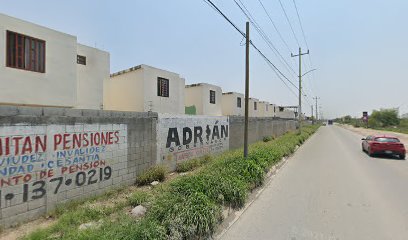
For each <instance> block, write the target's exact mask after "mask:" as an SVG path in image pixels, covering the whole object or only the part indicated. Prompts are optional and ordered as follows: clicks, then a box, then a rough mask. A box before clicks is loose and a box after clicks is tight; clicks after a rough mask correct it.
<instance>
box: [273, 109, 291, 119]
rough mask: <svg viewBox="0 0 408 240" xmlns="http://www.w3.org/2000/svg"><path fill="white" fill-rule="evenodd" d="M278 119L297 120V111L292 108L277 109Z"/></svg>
mask: <svg viewBox="0 0 408 240" xmlns="http://www.w3.org/2000/svg"><path fill="white" fill-rule="evenodd" d="M277 110H278V111H277V112H276V117H279V118H285V119H294V118H296V115H295V111H293V110H292V109H290V108H285V107H277Z"/></svg>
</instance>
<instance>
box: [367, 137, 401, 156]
mask: <svg viewBox="0 0 408 240" xmlns="http://www.w3.org/2000/svg"><path fill="white" fill-rule="evenodd" d="M361 140H362V141H363V142H362V143H361V148H362V150H363V152H366V153H367V154H368V155H369V156H370V157H373V156H375V155H376V154H387V155H392V156H394V155H398V157H399V158H400V159H405V153H406V151H405V146H404V144H402V143H401V142H400V140H399V139H398V138H396V137H393V136H387V135H376V136H368V137H366V138H363V139H361Z"/></svg>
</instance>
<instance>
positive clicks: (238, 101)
mask: <svg viewBox="0 0 408 240" xmlns="http://www.w3.org/2000/svg"><path fill="white" fill-rule="evenodd" d="M237 107H238V108H241V98H240V97H237Z"/></svg>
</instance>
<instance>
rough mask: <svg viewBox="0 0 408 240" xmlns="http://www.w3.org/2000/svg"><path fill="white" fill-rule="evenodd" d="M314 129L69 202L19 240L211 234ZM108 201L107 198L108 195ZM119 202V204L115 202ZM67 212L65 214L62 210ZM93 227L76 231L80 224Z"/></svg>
mask: <svg viewBox="0 0 408 240" xmlns="http://www.w3.org/2000/svg"><path fill="white" fill-rule="evenodd" d="M317 128H318V126H307V127H304V128H303V131H302V133H301V134H297V133H294V132H292V133H288V134H285V135H283V136H281V137H278V138H276V139H274V140H271V141H268V142H258V143H255V144H252V145H250V148H249V156H248V158H247V159H244V158H243V157H242V149H239V150H235V151H228V152H225V153H223V154H221V155H217V156H216V157H203V158H200V159H198V160H191V161H186V162H183V163H181V164H179V165H178V171H179V172H184V171H191V170H194V169H196V171H195V172H193V173H192V174H189V175H186V176H180V177H178V178H175V179H172V180H171V181H169V182H166V183H163V184H160V185H158V186H157V187H155V188H153V189H151V190H149V191H148V192H146V189H144V190H141V189H137V190H136V191H133V192H127V191H126V190H122V192H116V194H115V192H114V193H113V194H112V193H109V194H106V195H105V196H104V197H103V199H104V200H102V202H103V201H108V200H109V199H110V198H112V199H116V200H112V199H110V200H111V201H113V202H115V204H101V203H100V201H101V200H100V199H99V200H97V199H92V200H91V201H86V202H81V203H80V204H78V203H75V204H72V205H71V206H69V207H68V208H67V209H65V210H64V209H62V208H61V209H59V210H58V211H56V212H57V214H56V216H58V219H57V221H56V223H55V224H54V225H52V226H50V227H49V228H46V229H43V230H37V231H35V232H33V233H31V234H29V235H28V236H26V237H25V239H61V240H63V239H109V240H112V239H203V238H208V237H209V236H211V235H212V234H213V233H214V231H215V229H216V227H217V225H218V224H219V223H220V222H221V221H222V217H221V216H222V214H221V211H222V207H231V208H233V209H240V208H242V207H243V206H244V205H245V202H246V200H247V198H248V193H249V192H250V191H251V190H253V189H254V188H256V187H258V186H260V185H262V184H263V182H264V180H265V176H266V173H267V172H268V170H269V169H270V168H271V167H272V166H273V165H274V164H276V163H277V162H279V161H280V160H281V159H282V157H285V156H289V155H290V154H291V153H293V152H294V151H295V149H296V146H298V145H300V144H302V143H303V142H304V141H305V140H306V139H307V138H308V137H309V136H310V135H311V134H313V133H314V132H315V131H316V129H317ZM165 174H166V171H165V168H163V167H162V166H158V167H154V168H152V169H150V170H148V171H147V172H145V173H144V174H142V175H141V176H140V177H139V178H138V184H142V183H146V184H147V183H150V182H151V181H153V180H164V178H165ZM109 195H110V197H107V196H109ZM118 199H120V200H118ZM139 204H142V205H144V206H146V207H148V211H147V214H146V216H145V217H143V218H141V219H134V218H132V217H131V216H130V215H129V214H128V213H127V211H128V210H127V209H131V207H134V206H136V205H139ZM68 209H69V210H68ZM90 221H93V222H98V221H100V226H99V227H94V228H89V229H86V230H81V231H79V230H78V226H79V225H81V224H82V223H86V222H90Z"/></svg>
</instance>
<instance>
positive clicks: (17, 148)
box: [13, 137, 23, 155]
mask: <svg viewBox="0 0 408 240" xmlns="http://www.w3.org/2000/svg"><path fill="white" fill-rule="evenodd" d="M22 138H23V137H14V138H13V141H14V155H18V154H19V151H20V140H21V139H22Z"/></svg>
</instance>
